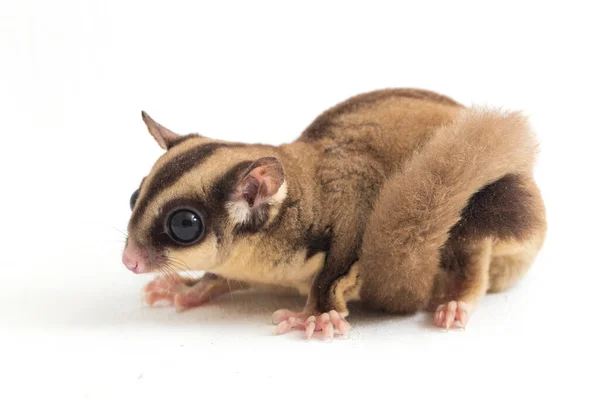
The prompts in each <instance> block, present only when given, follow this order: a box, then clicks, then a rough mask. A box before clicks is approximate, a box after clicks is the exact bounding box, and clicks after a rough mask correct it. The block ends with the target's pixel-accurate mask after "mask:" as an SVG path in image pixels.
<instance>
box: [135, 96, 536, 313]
mask: <svg viewBox="0 0 600 400" xmlns="http://www.w3.org/2000/svg"><path fill="white" fill-rule="evenodd" d="M144 120H145V121H146V123H147V124H148V126H149V130H150V132H151V133H152V135H153V136H154V137H155V138H156V140H157V141H158V142H159V144H160V145H161V146H162V147H164V148H166V149H168V151H167V152H166V153H165V155H164V156H163V157H161V159H160V160H159V161H158V162H157V163H156V165H155V166H154V168H153V169H152V171H151V173H150V174H149V175H148V176H147V177H146V179H144V180H143V182H142V185H141V187H140V193H139V198H138V199H137V201H136V204H135V207H134V208H133V215H132V218H131V221H130V224H129V240H130V242H132V243H133V244H132V246H133V245H135V246H138V247H140V248H143V249H144V254H149V255H150V256H149V260H150V261H148V260H146V261H148V262H147V264H148V265H149V266H150V269H151V270H152V269H154V270H157V269H160V268H165V267H166V268H168V267H169V262H170V260H177V262H178V263H180V264H179V265H185V267H187V268H190V269H198V270H205V271H210V272H211V275H209V276H210V277H211V279H212V281H211V282H213V281H214V276H215V275H216V276H219V277H220V279H223V280H225V281H224V282H226V280H232V279H233V280H239V281H244V282H245V283H246V284H253V285H256V284H260V285H265V284H266V285H275V286H280V287H289V288H294V289H296V290H298V291H300V292H301V293H306V294H308V299H307V305H306V309H305V311H306V313H307V314H310V313H318V312H326V311H330V310H336V311H338V312H339V313H340V314H341V315H347V313H348V310H347V308H346V303H347V302H348V301H351V300H361V301H363V302H365V303H368V304H370V305H371V306H373V307H376V308H378V309H383V310H386V311H390V312H413V311H415V310H418V309H422V308H426V307H428V306H435V305H437V304H440V303H441V302H444V301H448V300H452V299H454V300H459V301H463V302H466V303H468V304H469V305H470V306H474V305H475V304H476V303H477V300H478V299H479V297H480V296H482V295H483V294H484V293H485V292H486V291H488V290H489V291H498V290H502V289H504V288H506V287H508V286H510V285H511V284H512V283H513V282H514V281H515V280H516V279H517V278H519V277H520V276H522V275H523V273H524V272H525V271H526V270H527V268H528V267H529V266H530V265H531V263H532V262H533V260H534V258H535V255H536V254H537V251H538V250H539V248H540V246H541V245H542V242H543V238H544V232H545V216H544V206H543V202H542V200H541V197H540V193H539V190H538V188H537V187H536V185H535V183H534V182H533V178H532V168H533V164H534V160H535V153H536V147H537V143H536V140H535V136H534V134H533V133H532V131H531V130H530V128H529V126H528V124H527V120H526V118H525V117H523V116H522V115H520V114H519V113H508V112H501V111H497V110H490V109H477V108H473V109H470V108H465V107H463V106H462V105H460V104H459V103H457V102H456V101H454V100H452V99H450V98H448V97H446V96H443V95H439V94H436V93H432V92H429V91H424V90H417V89H387V90H379V91H375V92H371V93H366V94H362V95H359V96H355V97H353V98H350V99H348V100H346V101H345V102H342V103H340V104H339V105H337V106H335V107H333V108H331V109H329V110H327V111H326V112H324V113H323V114H322V115H320V116H319V117H318V118H317V119H316V120H315V121H314V122H313V123H312V124H311V125H310V126H309V127H307V129H306V130H305V131H304V132H303V134H302V135H301V136H300V138H299V139H298V140H297V141H295V142H293V143H290V144H285V145H282V146H279V147H274V146H265V145H245V144H240V143H225V142H222V141H217V140H212V139H208V138H205V137H203V136H199V135H187V136H178V135H175V134H173V133H172V132H171V131H169V130H167V129H166V128H164V127H162V126H160V125H158V124H156V123H155V122H154V121H153V120H151V119H150V118H149V117H148V116H147V115H144ZM261 160H262V161H261ZM265 160H266V161H265ZM267 161H268V162H267ZM257 167H258V169H257ZM256 196H258V197H256ZM256 199H258V201H256ZM181 207H189V208H193V209H195V210H198V211H199V212H200V213H201V214H202V215H203V218H204V221H205V223H206V232H205V234H204V235H203V237H202V240H201V241H199V242H197V243H193V244H192V245H186V246H181V245H177V244H175V243H171V242H170V239H169V237H168V232H166V231H165V229H164V226H165V220H166V219H167V218H168V216H169V213H170V212H172V210H174V209H176V208H181ZM211 285H212V284H211ZM234 286H235V285H234ZM203 287H205V286H203ZM211 287H212V286H211ZM220 287H221V288H222V287H223V285H220Z"/></svg>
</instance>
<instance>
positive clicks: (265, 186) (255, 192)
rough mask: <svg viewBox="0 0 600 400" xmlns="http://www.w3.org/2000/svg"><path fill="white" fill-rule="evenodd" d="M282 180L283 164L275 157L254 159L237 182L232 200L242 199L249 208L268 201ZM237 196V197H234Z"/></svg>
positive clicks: (281, 183) (277, 189)
mask: <svg viewBox="0 0 600 400" xmlns="http://www.w3.org/2000/svg"><path fill="white" fill-rule="evenodd" d="M283 182H284V174H283V166H282V165H281V163H280V162H279V160H278V159H276V158H275V157H263V158H259V159H258V160H256V161H254V162H253V163H252V164H251V165H250V167H248V170H247V172H246V174H245V176H244V177H243V178H242V180H241V181H240V182H239V183H238V185H237V187H236V191H235V195H234V200H244V201H245V202H246V203H248V206H249V207H250V208H254V207H257V206H259V205H260V204H263V203H265V202H269V201H272V200H275V199H273V197H274V196H275V195H276V194H277V192H278V191H279V188H280V187H281V185H283ZM236 196H237V199H236V198H235V197H236Z"/></svg>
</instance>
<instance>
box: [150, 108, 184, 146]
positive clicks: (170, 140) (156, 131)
mask: <svg viewBox="0 0 600 400" xmlns="http://www.w3.org/2000/svg"><path fill="white" fill-rule="evenodd" d="M142 119H143V120H144V122H145V123H146V126H147V127H148V131H149V132H150V134H151V135H152V136H153V137H154V139H156V141H157V142H158V144H159V146H160V147H161V148H162V149H164V150H168V149H169V147H171V146H172V145H173V144H174V143H175V142H176V141H177V140H178V139H179V138H180V137H181V136H180V135H178V134H176V133H175V132H172V131H170V130H169V129H167V128H165V127H164V126H162V125H161V124H159V123H158V122H156V121H155V120H153V119H152V118H150V116H149V115H148V114H147V113H146V112H145V111H142Z"/></svg>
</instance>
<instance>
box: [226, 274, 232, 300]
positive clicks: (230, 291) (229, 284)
mask: <svg viewBox="0 0 600 400" xmlns="http://www.w3.org/2000/svg"><path fill="white" fill-rule="evenodd" d="M227 286H229V295H230V296H231V301H233V291H232V290H231V283H229V279H227Z"/></svg>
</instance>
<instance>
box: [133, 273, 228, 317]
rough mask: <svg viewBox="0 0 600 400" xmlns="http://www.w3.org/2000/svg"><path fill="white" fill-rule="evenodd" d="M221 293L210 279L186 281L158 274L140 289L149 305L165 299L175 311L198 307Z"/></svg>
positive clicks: (177, 277)
mask: <svg viewBox="0 0 600 400" xmlns="http://www.w3.org/2000/svg"><path fill="white" fill-rule="evenodd" d="M221 293H222V292H220V291H219V290H218V287H217V286H216V285H215V284H214V282H212V281H210V280H208V281H206V280H202V279H200V280H198V281H187V280H184V279H182V278H181V277H179V276H158V277H156V278H155V279H154V280H153V281H151V282H150V283H148V284H147V285H146V286H145V287H144V289H143V291H142V295H143V299H144V301H145V302H146V303H148V304H149V305H154V304H155V303H157V302H165V301H166V302H167V303H169V304H170V305H173V306H175V309H176V310H177V311H183V310H185V309H189V308H193V307H198V306H200V305H202V304H203V303H205V302H207V301H209V300H210V299H211V298H212V296H216V295H219V294H221Z"/></svg>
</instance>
